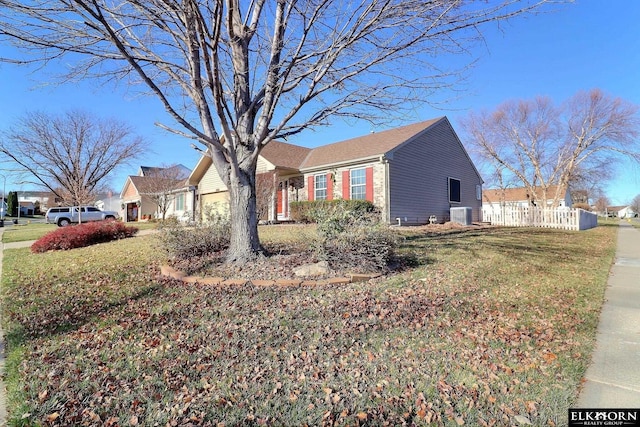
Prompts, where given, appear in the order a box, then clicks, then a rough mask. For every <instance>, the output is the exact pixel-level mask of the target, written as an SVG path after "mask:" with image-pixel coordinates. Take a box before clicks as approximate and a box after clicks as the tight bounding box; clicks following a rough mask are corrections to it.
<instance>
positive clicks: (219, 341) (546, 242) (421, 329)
mask: <svg viewBox="0 0 640 427" xmlns="http://www.w3.org/2000/svg"><path fill="white" fill-rule="evenodd" d="M260 231H261V233H262V239H263V240H277V239H285V240H289V241H291V242H293V241H295V240H296V236H298V239H304V235H305V233H300V232H299V231H300V230H297V231H296V230H294V228H284V227H264V228H261V230H260ZM615 233H616V228H615V227H598V228H596V229H593V230H589V231H584V232H566V231H558V230H546V229H508V228H496V229H486V230H482V231H480V230H477V231H471V232H464V233H452V234H448V235H436V236H428V235H426V234H424V233H423V232H420V231H415V230H413V231H404V232H403V235H404V237H405V240H404V245H403V247H402V251H403V253H404V255H405V257H406V258H407V259H410V260H411V265H412V268H410V269H409V270H406V271H404V272H403V273H402V274H398V275H396V276H392V277H389V278H385V279H384V280H378V281H375V282H371V283H359V284H350V285H341V286H333V287H297V288H277V287H273V288H254V287H252V286H243V287H215V286H203V285H188V284H182V283H177V282H173V281H159V280H158V279H157V278H156V272H157V265H158V263H159V262H160V261H161V259H160V257H161V255H159V253H158V251H157V250H156V248H155V246H154V244H153V242H154V241H155V240H154V236H143V237H138V238H135V239H128V240H123V241H117V242H112V243H108V244H102V245H96V246H93V247H89V248H82V249H76V250H72V251H65V252H59V253H56V252H52V253H46V254H40V255H35V254H31V253H29V252H28V250H26V249H20V250H9V251H5V259H4V274H3V289H4V292H3V294H4V295H3V297H4V301H3V304H4V314H3V318H4V322H5V331H6V332H7V337H8V359H7V362H8V363H7V369H8V389H9V399H10V401H9V403H10V417H11V425H81V424H83V423H84V424H86V425H116V424H117V425H123V426H125V425H165V424H167V423H169V425H182V424H184V425H188V424H189V423H190V425H216V424H218V425H227V426H231V425H305V424H306V425H382V424H383V422H386V423H387V425H431V424H433V425H462V424H463V423H464V424H465V425H514V424H516V421H515V418H516V417H517V416H521V417H526V418H528V419H529V420H530V421H531V422H532V423H533V424H534V425H563V424H566V413H567V408H568V407H569V406H570V405H571V404H573V403H574V402H575V399H576V396H577V392H578V388H579V385H580V380H581V378H582V376H583V374H584V371H585V370H586V366H587V364H588V362H589V358H590V354H591V351H592V347H593V343H594V337H595V328H596V325H597V319H598V314H599V310H600V307H601V304H602V301H603V294H604V288H605V284H606V278H607V274H608V270H609V267H610V265H611V261H612V258H613V255H614V250H615Z"/></svg>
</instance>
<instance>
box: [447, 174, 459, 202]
mask: <svg viewBox="0 0 640 427" xmlns="http://www.w3.org/2000/svg"><path fill="white" fill-rule="evenodd" d="M461 201H462V197H461V194H460V180H459V179H456V178H451V177H449V203H460V202H461Z"/></svg>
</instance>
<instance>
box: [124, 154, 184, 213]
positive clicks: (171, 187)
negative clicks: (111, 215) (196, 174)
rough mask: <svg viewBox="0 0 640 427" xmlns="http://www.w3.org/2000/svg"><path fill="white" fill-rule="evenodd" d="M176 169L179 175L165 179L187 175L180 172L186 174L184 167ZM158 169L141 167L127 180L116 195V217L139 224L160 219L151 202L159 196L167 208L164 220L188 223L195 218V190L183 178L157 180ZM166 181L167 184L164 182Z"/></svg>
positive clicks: (153, 203) (154, 203) (179, 166)
mask: <svg viewBox="0 0 640 427" xmlns="http://www.w3.org/2000/svg"><path fill="white" fill-rule="evenodd" d="M177 167H178V168H179V173H176V174H175V175H174V174H170V175H167V176H171V177H173V176H176V177H177V176H180V175H183V176H187V175H188V173H186V174H184V173H183V172H184V171H187V172H188V171H189V169H188V168H186V167H185V166H182V165H178V166H177ZM162 169H163V168H152V167H148V166H142V167H140V169H139V170H138V175H130V176H129V177H127V179H126V181H125V183H124V186H123V188H122V192H121V193H120V200H121V204H120V206H119V208H120V209H119V211H120V216H121V217H122V218H123V220H124V221H139V220H142V219H150V218H159V217H161V216H162V212H160V210H159V207H158V204H157V203H156V200H154V198H155V197H156V196H157V195H159V194H160V195H162V196H163V197H166V198H167V199H168V209H167V212H166V214H165V216H166V217H167V218H168V217H176V218H178V219H180V220H192V219H194V218H195V217H194V212H195V211H194V208H195V206H196V205H195V200H196V194H195V188H194V187H190V186H189V185H188V183H187V180H186V179H184V178H183V179H180V178H166V177H163V176H160V177H158V175H157V172H158V171H161V170H162ZM159 181H162V182H159ZM167 181H171V182H170V183H167Z"/></svg>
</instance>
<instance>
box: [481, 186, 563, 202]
mask: <svg viewBox="0 0 640 427" xmlns="http://www.w3.org/2000/svg"><path fill="white" fill-rule="evenodd" d="M557 189H558V186H557V185H552V186H550V187H549V188H548V189H547V197H548V198H550V199H552V198H553V197H554V196H555V194H556V190H557ZM537 193H538V196H542V189H541V188H540V190H539V191H537ZM530 198H531V195H530V194H529V189H528V188H525V187H518V188H505V189H501V188H498V189H486V190H482V199H483V201H485V202H487V203H499V202H522V201H526V200H529V199H530Z"/></svg>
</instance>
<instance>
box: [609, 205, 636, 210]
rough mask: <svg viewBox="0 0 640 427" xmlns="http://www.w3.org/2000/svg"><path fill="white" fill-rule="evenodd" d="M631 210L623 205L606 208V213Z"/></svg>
mask: <svg viewBox="0 0 640 427" xmlns="http://www.w3.org/2000/svg"><path fill="white" fill-rule="evenodd" d="M627 208H629V209H631V207H630V206H629V205H625V206H607V211H608V212H620V211H621V210H623V209H627Z"/></svg>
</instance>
